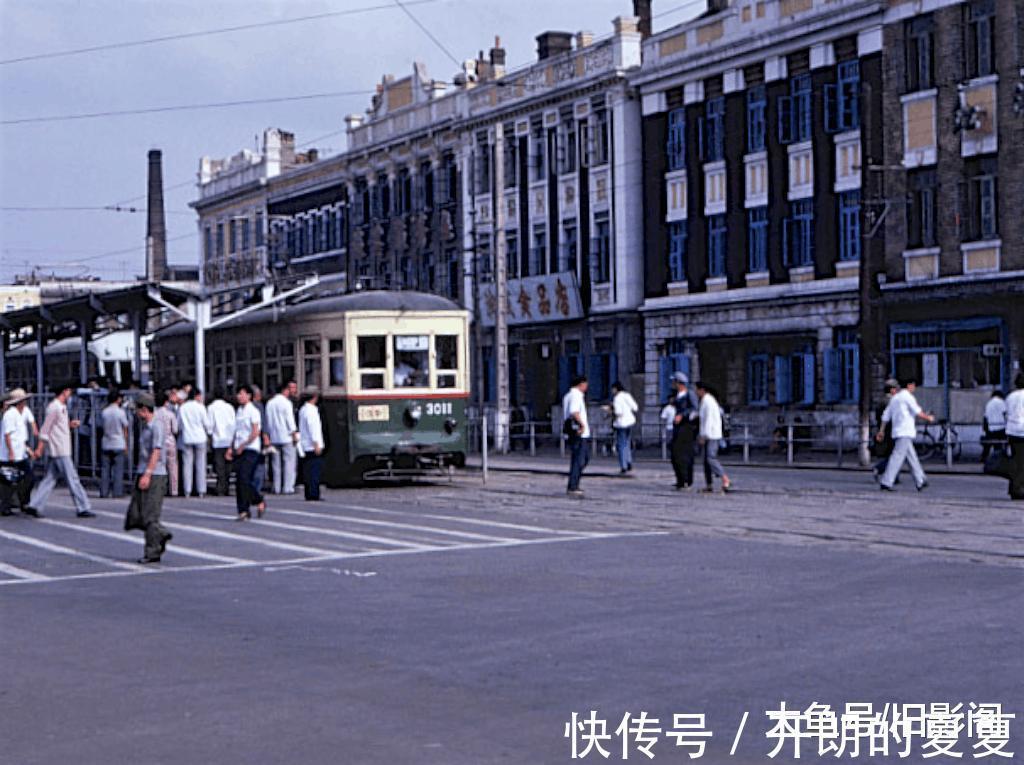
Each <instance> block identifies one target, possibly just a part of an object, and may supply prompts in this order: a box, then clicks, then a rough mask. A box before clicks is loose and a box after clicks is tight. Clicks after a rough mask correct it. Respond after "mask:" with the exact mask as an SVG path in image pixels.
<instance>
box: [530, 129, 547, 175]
mask: <svg viewBox="0 0 1024 765" xmlns="http://www.w3.org/2000/svg"><path fill="white" fill-rule="evenodd" d="M547 140H548V139H547V134H546V133H545V132H544V125H543V123H542V122H541V121H540V119H535V120H534V121H533V123H532V124H531V125H530V151H531V154H530V164H531V165H532V166H533V180H535V181H542V180H544V177H545V175H546V173H547V164H546V156H547Z"/></svg>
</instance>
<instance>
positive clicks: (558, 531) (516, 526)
mask: <svg viewBox="0 0 1024 765" xmlns="http://www.w3.org/2000/svg"><path fill="white" fill-rule="evenodd" d="M331 507H337V508H340V509H342V510H359V511H361V512H364V513H376V514H380V515H408V513H403V512H399V511H398V510H385V509H384V508H381V507H362V506H360V505H331ZM416 516H417V517H419V518H430V519H431V520H434V521H452V522H454V523H468V524H475V525H478V526H494V527H495V528H499V529H514V530H516V531H530V532H533V533H536V534H556V535H564V536H568V537H578V536H586V535H587V532H579V531H564V530H561V529H549V528H546V527H544V526H528V525H524V524H522V523H503V522H502V521H490V520H484V519H482V518H460V517H459V516H457V515H437V514H432V513H416Z"/></svg>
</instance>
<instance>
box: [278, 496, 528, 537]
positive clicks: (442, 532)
mask: <svg viewBox="0 0 1024 765" xmlns="http://www.w3.org/2000/svg"><path fill="white" fill-rule="evenodd" d="M335 507H338V505H335ZM344 507H345V509H350V510H355V509H357V508H355V507H353V506H351V505H345V506H344ZM274 512H275V513H284V514H286V515H298V516H303V517H307V518H322V519H323V520H329V521H340V522H342V523H362V524H366V525H371V526H384V527H387V528H395V529H409V530H410V531H425V532H427V533H429V534H437V535H439V536H449V537H461V538H462V539H478V540H480V541H482V542H514V541H515V540H514V539H509V538H508V537H495V536H491V535H489V534H474V533H473V532H471V531H455V530H454V529H442V528H438V527H436V526H417V525H415V524H412V523H395V522H394V521H375V520H371V519H370V518H354V517H352V516H351V515H346V516H343V517H338V516H336V515H325V514H324V513H311V512H308V511H305V510H284V509H280V510H279V509H277V508H275V509H274Z"/></svg>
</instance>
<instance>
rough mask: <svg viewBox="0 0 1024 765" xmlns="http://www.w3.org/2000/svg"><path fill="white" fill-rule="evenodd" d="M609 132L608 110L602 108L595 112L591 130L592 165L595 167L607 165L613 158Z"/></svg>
mask: <svg viewBox="0 0 1024 765" xmlns="http://www.w3.org/2000/svg"><path fill="white" fill-rule="evenodd" d="M608 131H609V125H608V110H607V109H605V108H604V107H601V108H600V109H597V110H596V111H595V112H594V117H593V124H592V125H591V130H590V142H591V146H590V164H591V165H593V166H595V167H596V166H597V165H604V164H607V163H608V160H609V159H610V158H611V146H610V144H609V134H608Z"/></svg>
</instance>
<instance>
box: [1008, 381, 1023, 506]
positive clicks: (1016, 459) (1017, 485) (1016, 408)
mask: <svg viewBox="0 0 1024 765" xmlns="http://www.w3.org/2000/svg"><path fill="white" fill-rule="evenodd" d="M1013 385H1014V387H1015V388H1016V390H1014V391H1013V393H1011V394H1010V395H1009V396H1007V397H1006V437H1007V440H1008V441H1009V445H1010V487H1009V488H1010V499H1016V500H1024V372H1018V373H1017V377H1016V378H1014V381H1013Z"/></svg>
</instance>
